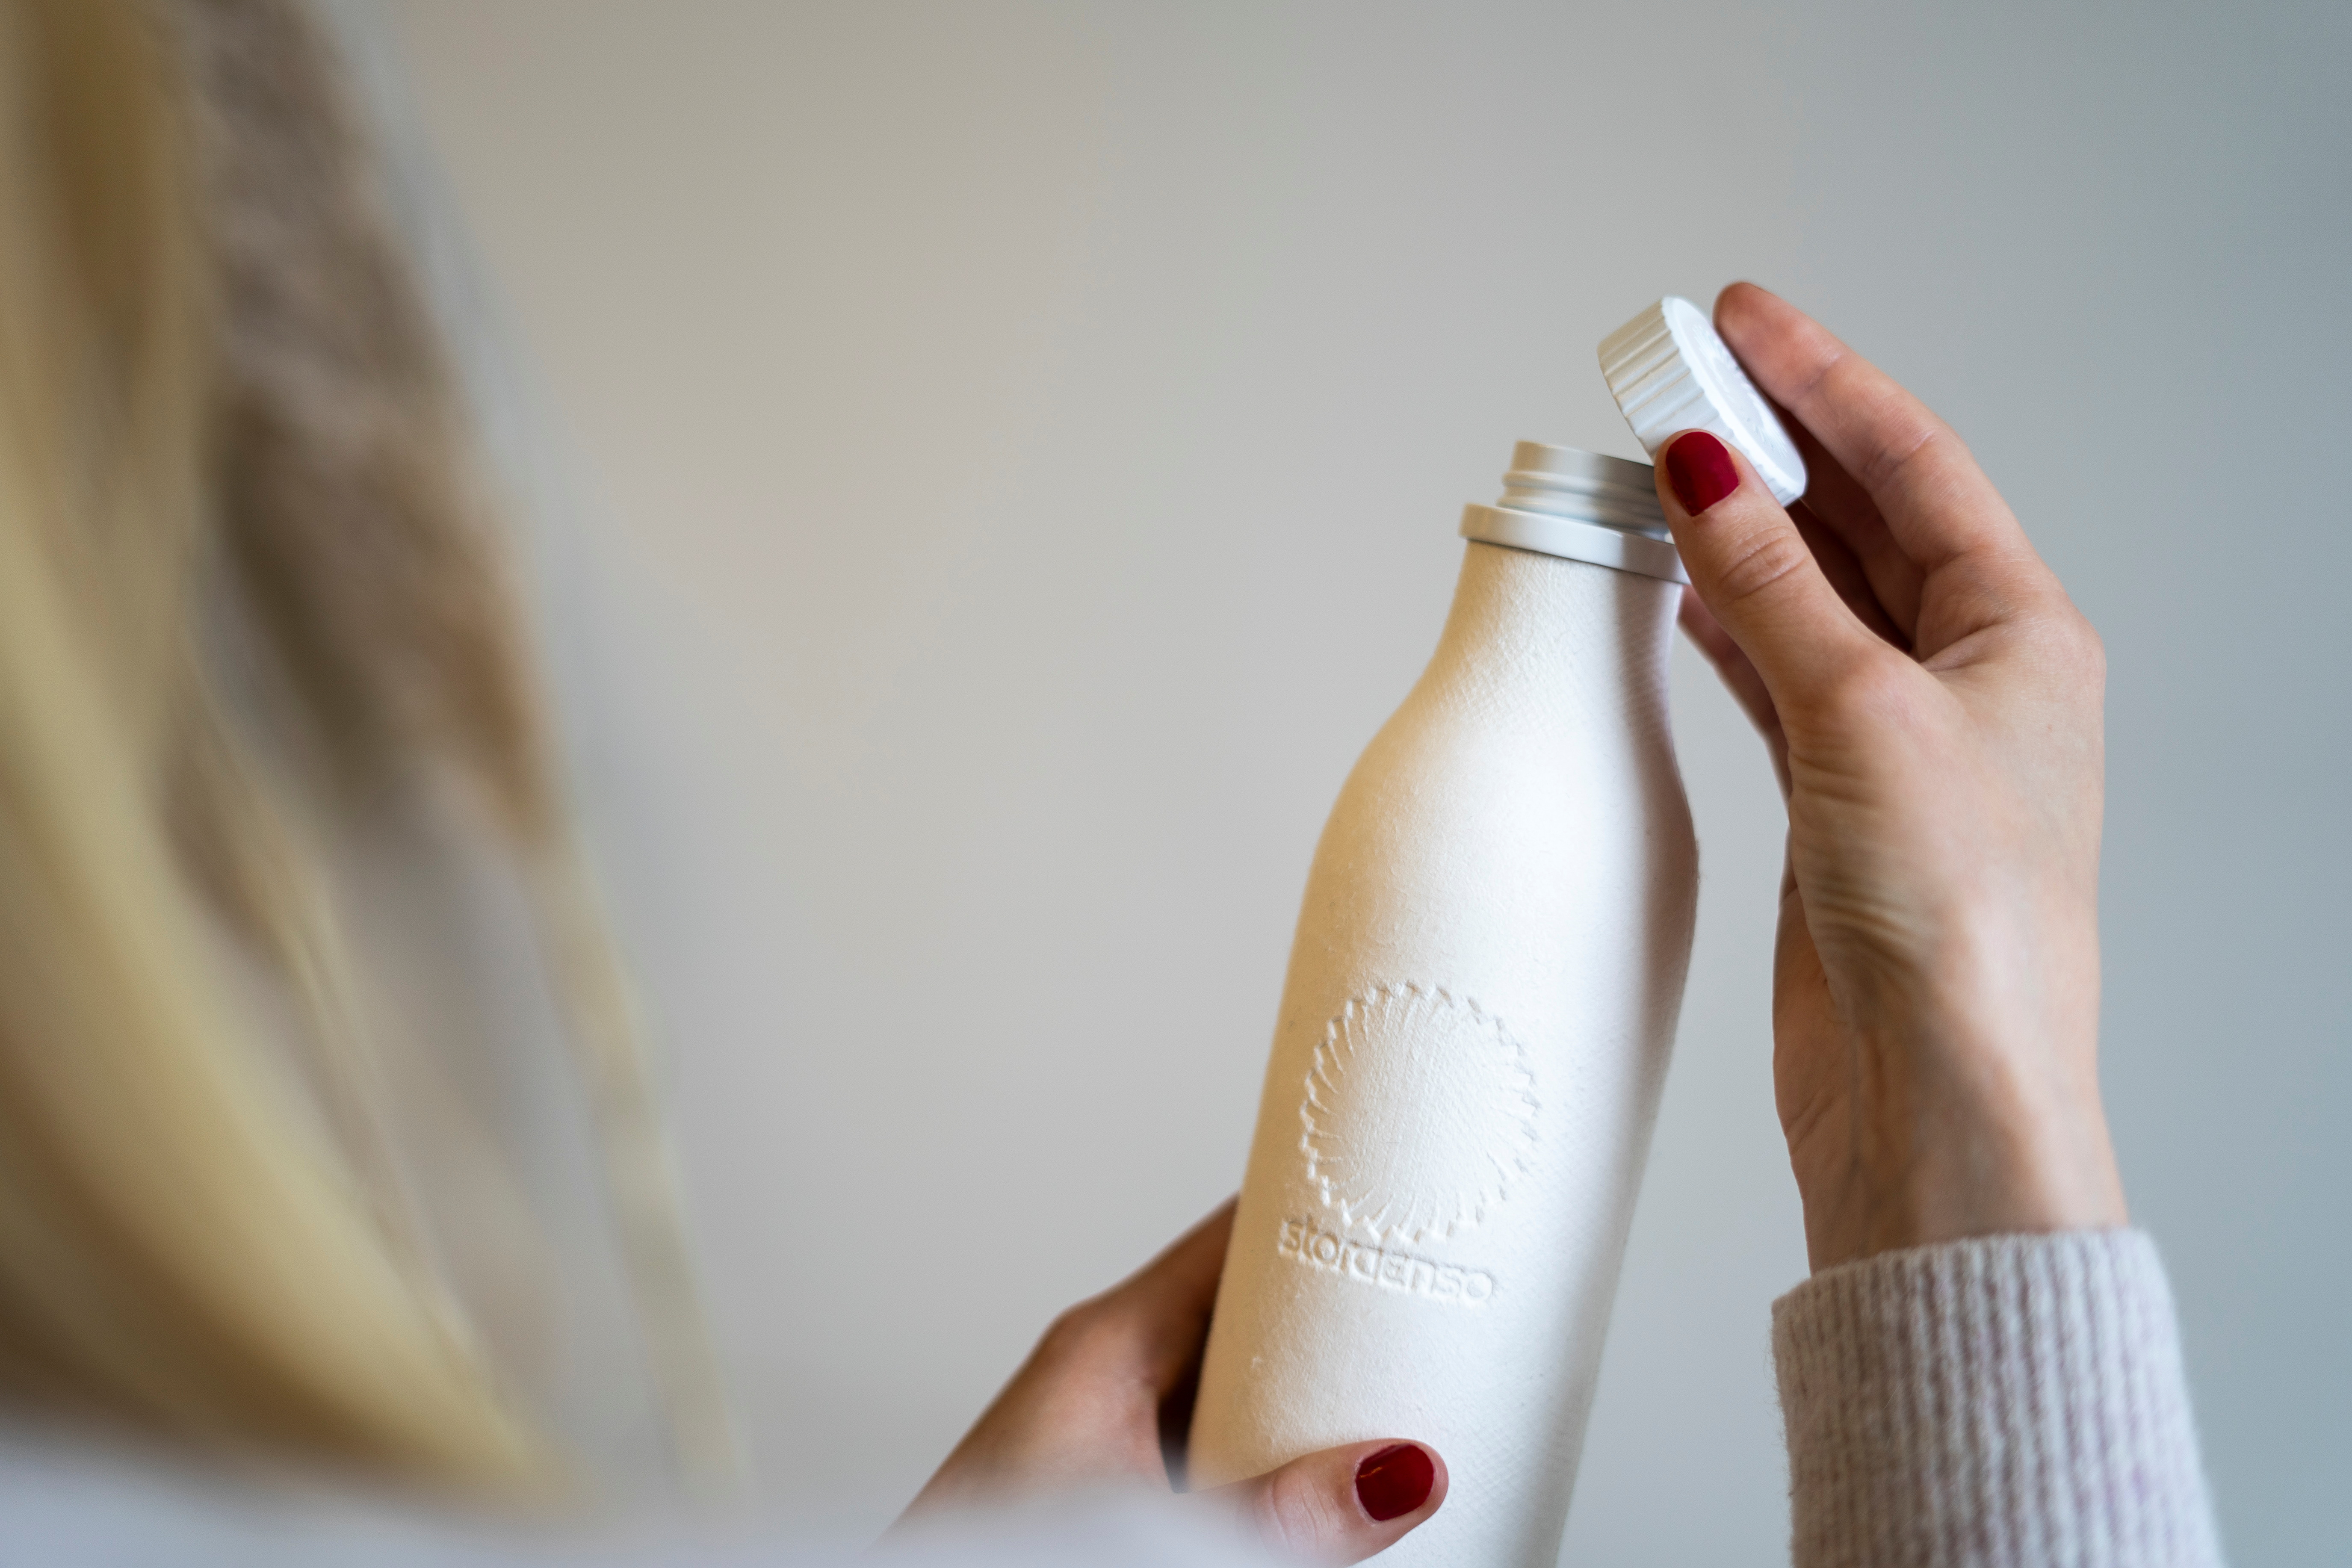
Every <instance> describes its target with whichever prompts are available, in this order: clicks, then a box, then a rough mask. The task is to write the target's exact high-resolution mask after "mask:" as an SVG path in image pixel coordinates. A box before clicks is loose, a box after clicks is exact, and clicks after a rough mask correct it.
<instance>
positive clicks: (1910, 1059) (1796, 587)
mask: <svg viewBox="0 0 2352 1568" xmlns="http://www.w3.org/2000/svg"><path fill="white" fill-rule="evenodd" d="M1715 317H1716V325H1717V328H1718V330H1720V331H1721V332H1722V333H1723V337H1724V340H1725V342H1727V343H1729V344H1730V346H1731V349H1732V351H1733V353H1736V354H1738V356H1739V360H1740V362H1741V363H1743V364H1745V365H1746V366H1747V367H1748V373H1749V374H1751V375H1752V376H1754V377H1755V379H1756V383H1757V384H1758V385H1759V387H1761V388H1762V389H1763V391H1764V392H1765V394H1766V395H1768V396H1769V397H1771V398H1772V399H1773V400H1774V401H1775V402H1777V403H1778V404H1780V406H1781V407H1782V408H1783V409H1784V410H1785V411H1786V412H1787V413H1788V414H1789V415H1790V416H1792V417H1791V418H1790V433H1791V434H1792V435H1793V436H1795V437H1796V439H1797V443H1798V445H1799V446H1800V447H1801V448H1802V449H1803V451H1804V455H1805V461H1806V463H1807V465H1808V467H1809V468H1810V469H1811V484H1810V487H1809V488H1808V489H1807V490H1806V492H1805V496H1804V499H1803V500H1801V501H1799V502H1798V503H1797V504H1796V505H1795V506H1794V507H1793V508H1791V509H1790V510H1786V511H1784V510H1781V509H1780V507H1779V506H1778V505H1776V504H1775V503H1774V501H1773V500H1772V497H1771V495H1770V494H1769V492H1768V491H1767V490H1766V489H1765V488H1764V486H1763V485H1762V484H1761V483H1760V482H1759V481H1758V479H1757V478H1756V476H1755V474H1754V473H1753V472H1752V471H1751V470H1750V469H1749V468H1748V464H1747V462H1746V460H1745V459H1743V458H1740V457H1739V456H1738V454H1737V453H1735V452H1733V451H1732V450H1731V449H1730V448H1729V447H1726V446H1725V445H1724V444H1723V443H1721V442H1719V441H1717V440H1716V439H1715V438H1714V437H1711V436H1708V435H1706V434H1705V433H1703V432H1689V433H1685V434H1684V435H1682V436H1679V437H1675V439H1674V440H1673V441H1671V442H1669V443H1668V444H1667V445H1666V447H1664V449H1663V450H1662V451H1661V452H1660V454H1659V462H1658V494H1659V498H1660V500H1662V501H1663V502H1664V505H1665V509H1666V516H1667V521H1669V523H1670V524H1671V525H1672V527H1673V530H1674V535H1675V542H1676V543H1677V544H1678V545H1680V546H1681V549H1682V556H1683V561H1684V563H1685V566H1686V567H1687V568H1688V570H1689V572H1690V575H1691V583H1692V586H1693V590H1694V593H1693V595H1685V604H1684V611H1685V614H1684V622H1685V627H1686V629H1687V630H1689V632H1690V633H1691V635H1692V637H1693V638H1694V639H1695V640H1696V642H1697V643H1698V645H1699V646H1700V647H1702V648H1703V649H1705V650H1706V653H1707V655H1708V657H1709V658H1711V659H1712V660H1713V661H1714V663H1715V665H1716V666H1717V668H1718V669H1719V670H1720V671H1721V672H1722V674H1723V677H1724V679H1725V680H1726V682H1727V684H1728V685H1729V686H1730V687H1731V689H1732V690H1733V692H1734V693H1735V694H1736V695H1737V696H1738V698H1739V700H1740V701H1741V703H1742V705H1743V706H1745V707H1746V708H1747V710H1748V713H1749V715H1750V716H1751V717H1752V718H1753V719H1754V720H1755V721H1756V724H1757V727H1758V728H1759V730H1761V731H1763V733H1764V737H1765V742H1766V744H1767V745H1768V746H1769V748H1770V750H1771V752H1772V759H1773V764H1774V767H1775V768H1776V770H1777V771H1778V772H1779V773H1780V783H1781V787H1782V789H1783V791H1784V792H1785V793H1786V795H1787V796H1788V804H1789V848H1788V865H1787V872H1786V876H1785V877H1784V879H1783V881H1782V885H1781V892H1780V942H1779V947H1778V951H1777V953H1776V956H1775V963H1774V973H1773V1004H1772V1024H1773V1044H1774V1050H1773V1079H1774V1088H1775V1091H1776V1095H1777V1098H1778V1100H1779V1101H1780V1122H1781V1126H1782V1129H1783V1130H1784V1131H1786V1132H1787V1134H1788V1139H1789V1157H1790V1163H1792V1164H1793V1165H1794V1166H1795V1169H1796V1175H1797V1186H1798V1190H1799V1193H1800V1194H1801V1196H1802V1198H1803V1201H1804V1209H1805V1239H1806V1244H1807V1247H1808V1249H1809V1250H1810V1252H1811V1258H1812V1266H1813V1268H1815V1269H1816V1270H1819V1269H1822V1268H1829V1267H1831V1266H1832V1265H1834V1264H1838V1263H1843V1262H1848V1261H1851V1260H1853V1259H1856V1258H1867V1257H1869V1256H1871V1255H1872V1254H1874V1253H1877V1252H1884V1251H1888V1250H1891V1249H1893V1248H1896V1247H1916V1246H1924V1245H1926V1244H1928V1243H1931V1242H1937V1241H1948V1240H1953V1239H1957V1238H1959V1237H1971V1236H1984V1235H1990V1234H1995V1233H2000V1232H2012V1231H2053V1230H2065V1229H2075V1228H2083V1227H2092V1226H2116V1225H2121V1224H2123V1223H2124V1221H2125V1214H2124V1196H2123V1184H2122V1181H2121V1179H2120V1177H2119V1176H2118V1175H2117V1173H2116V1163H2115V1156H2114V1153H2113V1151H2112V1150H2111V1148H2110V1146H2109V1144H2108V1140H2107V1130H2106V1121H2105V1115H2104V1114H2103V1112H2102V1111H2101V1110H2100V1106H2099V1088H2098V1067H2097V1047H2098V1026H2099V938H2098V874H2099V819H2100V813H2101V808H2102V794H2103V787H2104V786H2103V777H2102V773H2103V766H2104V760H2103V754H2102V741H2101V717H2100V707H2101V700H2102V694H2103V688H2104V685H2105V656H2104V654H2103V653H2102V651H2101V649H2100V647H2099V639H2098V637H2096V635H2095V634H2094V633H2093V632H2092V630H2091V628H2090V626H2089V625H2088V624H2087V623H2086V622H2085V621H2084V619H2083V616H2081V614H2080V613H2078V612H2077V611H2076V610H2075V608H2074V605H2073V604H2072V603H2071V602H2070V601H2069V600H2068V599H2067V597H2066V595H2065V592H2064V591H2063V589H2062V588H2060V587H2059V585H2058V581H2057V579H2056V578H2055V577H2053V575H2052V574H2051V573H2050V569H2049V568H2048V567H2047V566H2045V565H2044V564H2043V563H2042V560H2041V558H2040V557H2039V556H2038V555H2036V554H2035V553H2034V552H2033V548H2032V545H2030V544H2029V543H2027V542H2026V539H2025V534H2024V531H2022V530H2021V529H2020V528H2019V526H2018V523H2017V519H2016V518H2015V517H2014V516H2013V515H2011V512H2010V510H2009V508H2008V506H2007V505H2005V504H2004V503H2003V502H2002V500H2001V499H2000V495H1999V494H1997V493H1996V492H1995V491H1994V489H1993V488H1992V485H1991V484H1990V481H1988V480H1987V479H1986V478H1985V476H1984V473H1983V471H1982V470H1981V469H1979V468H1978V467H1977V465H1976V461H1975V459H1974V458H1971V457H1970V456H1969V452H1968V449H1967V448H1966V447H1963V446H1962V445H1961V444H1960V440H1959V437H1957V436H1955V435H1954V434H1953V433H1952V431H1951V430H1950V428H1949V427H1948V426H1946V425H1945V424H1944V423H1943V422H1942V421H1941V420H1939V419H1937V417H1936V416H1934V415H1932V414H1930V413H1929V412H1928V411H1927V409H1926V408H1925V407H1923V406H1921V405H1920V404H1919V403H1918V402H1917V401H1916V399H1914V398H1913V397H1912V396H1911V395H1909V394H1907V393H1906V392H1905V391H1904V390H1903V389H1902V388H1901V387H1899V386H1897V385H1895V383H1894V382H1892V381H1891V380H1889V379H1888V378H1887V377H1886V376H1885V374H1881V373H1880V372H1879V371H1878V370H1876V369H1874V367H1873V366H1871V365H1870V364H1868V363H1865V362H1864V361H1863V360H1862V359H1861V358H1860V357H1859V356H1857V355H1855V354H1854V353H1852V352H1851V351H1850V350H1848V349H1847V348H1846V347H1845V345H1844V344H1843V343H1841V342H1838V341H1837V340H1836V339H1835V338H1833V337H1832V336H1831V335H1830V334H1829V333H1828V332H1827V331H1823V330H1822V328H1821V327H1820V326H1819V325H1817V324H1816V323H1815V322H1813V321H1811V320H1810V319H1809V318H1807V317H1806V316H1804V315H1803V314H1802V313H1801V312H1800V311H1798V310H1796V309H1794V308H1793V307H1792V306H1790V305H1789V304H1788V303H1786V302H1785V301H1783V300H1780V299H1778V298H1776V297H1775V296H1773V295H1771V294H1769V293H1767V292H1765V291H1764V290H1763V289H1759V288H1756V287H1755V286H1754V285H1752V284H1744V283H1743V284H1735V285H1733V286H1732V287H1731V288H1729V289H1725V290H1724V292H1723V295H1722V297H1721V298H1720V299H1719V300H1717V301H1716V310H1715Z"/></svg>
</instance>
